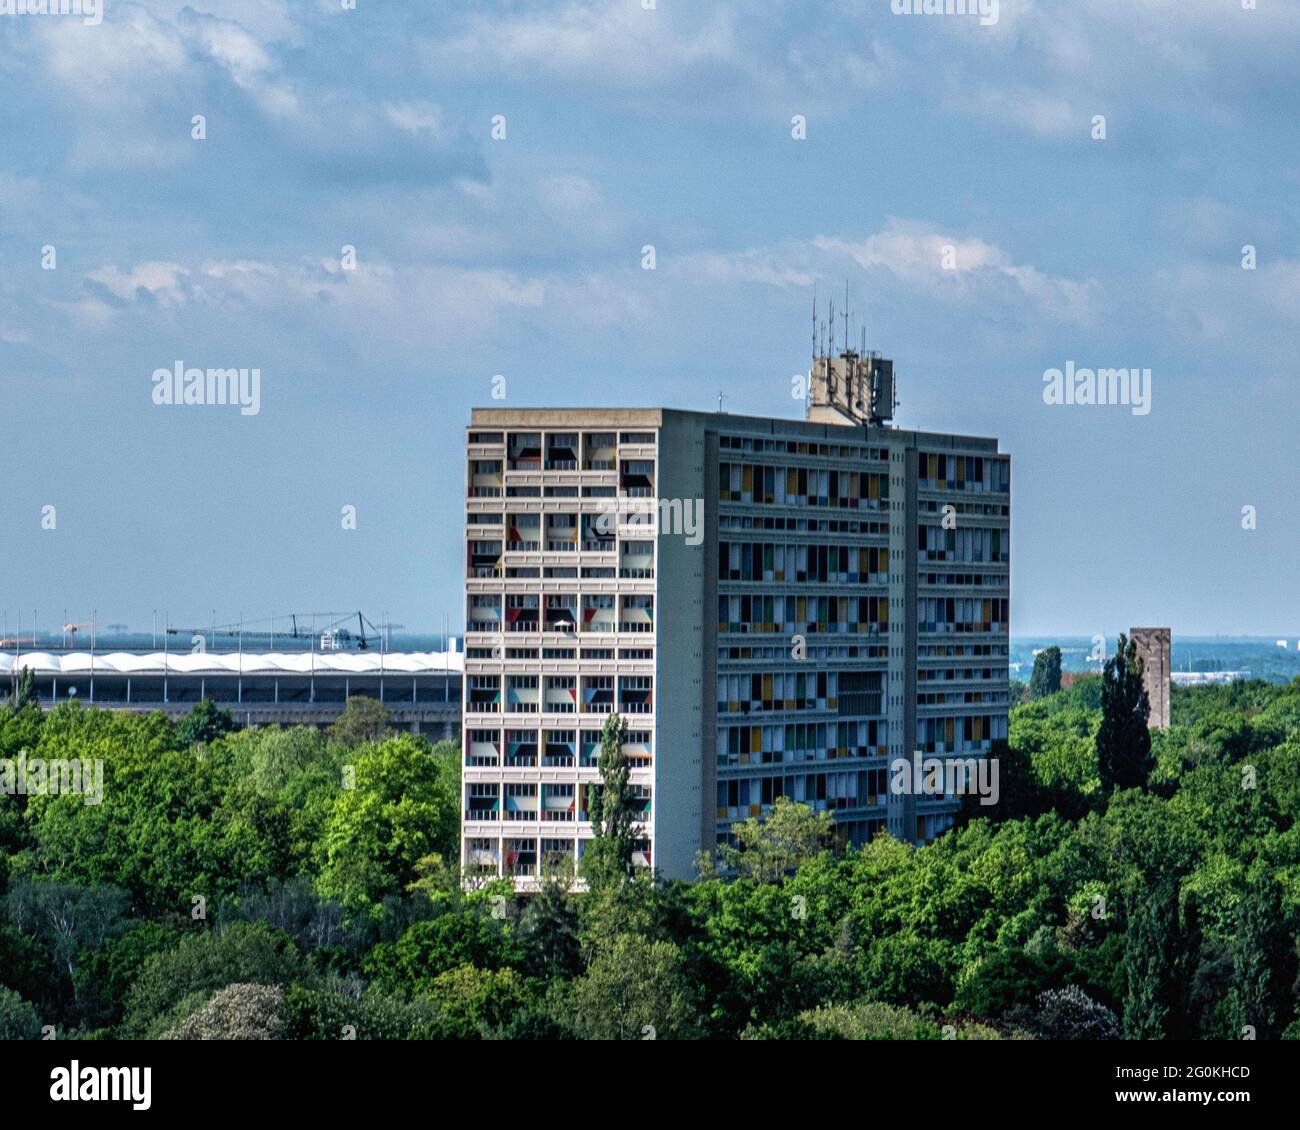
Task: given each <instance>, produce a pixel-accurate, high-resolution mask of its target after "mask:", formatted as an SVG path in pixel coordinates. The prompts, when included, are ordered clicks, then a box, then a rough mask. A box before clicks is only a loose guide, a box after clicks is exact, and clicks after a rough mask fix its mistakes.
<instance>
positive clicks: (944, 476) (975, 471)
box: [916, 451, 1011, 491]
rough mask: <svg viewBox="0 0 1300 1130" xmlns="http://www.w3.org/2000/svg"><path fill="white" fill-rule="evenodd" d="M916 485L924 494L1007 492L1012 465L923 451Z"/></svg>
mask: <svg viewBox="0 0 1300 1130" xmlns="http://www.w3.org/2000/svg"><path fill="white" fill-rule="evenodd" d="M916 463H917V468H916V477H917V485H918V486H919V487H920V488H921V489H922V490H935V489H937V488H946V489H948V490H973V491H1008V490H1010V489H1011V464H1010V462H1008V461H1007V460H1006V459H984V458H982V457H980V456H978V455H948V454H939V453H937V452H933V451H922V452H921V453H920V454H919V455H918V456H917V461H916Z"/></svg>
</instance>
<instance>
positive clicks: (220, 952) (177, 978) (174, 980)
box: [119, 922, 315, 1039]
mask: <svg viewBox="0 0 1300 1130" xmlns="http://www.w3.org/2000/svg"><path fill="white" fill-rule="evenodd" d="M314 981H315V973H314V971H313V970H312V969H311V967H310V966H309V964H308V963H307V962H306V961H305V960H304V959H303V957H302V955H301V954H299V952H298V949H297V947H296V946H295V945H294V944H293V941H292V939H291V938H289V937H288V935H286V934H284V933H283V932H282V931H280V930H273V929H271V927H269V926H265V925H262V924H261V923H257V924H256V925H250V924H249V923H246V922H236V923H234V924H232V925H231V926H230V927H229V928H228V929H225V930H222V931H220V932H218V931H213V930H205V931H203V933H201V934H192V935H190V936H189V937H187V938H184V939H183V940H182V941H181V943H180V944H179V945H178V946H177V947H176V948H175V949H172V950H167V951H165V952H163V953H157V954H154V955H153V957H151V958H149V959H148V960H147V961H146V962H145V964H144V967H143V969H141V971H140V975H139V977H138V978H137V979H136V982H135V984H134V985H133V986H132V987H131V992H130V994H129V996H128V998H127V1007H126V1019H125V1021H124V1022H123V1024H122V1028H121V1031H120V1033H119V1035H121V1036H124V1037H126V1038H132V1039H141V1038H149V1037H150V1036H151V1035H153V1034H160V1033H161V1032H164V1031H167V1030H169V1029H171V1028H174V1027H175V1026H176V1024H177V1023H179V1022H180V1021H182V1020H184V1019H185V1017H187V1016H189V1015H190V1014H192V1013H193V1012H195V1011H196V1010H197V1009H198V1008H200V1007H202V1005H204V1004H206V1003H207V1001H208V1000H209V998H210V997H211V995H212V993H213V992H215V991H216V990H217V989H223V988H225V987H226V986H227V985H233V984H236V983H240V984H249V983H251V984H257V985H293V984H303V985H306V986H307V987H309V988H310V987H314Z"/></svg>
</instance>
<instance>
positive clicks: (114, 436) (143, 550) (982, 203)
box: [0, 0, 1300, 635]
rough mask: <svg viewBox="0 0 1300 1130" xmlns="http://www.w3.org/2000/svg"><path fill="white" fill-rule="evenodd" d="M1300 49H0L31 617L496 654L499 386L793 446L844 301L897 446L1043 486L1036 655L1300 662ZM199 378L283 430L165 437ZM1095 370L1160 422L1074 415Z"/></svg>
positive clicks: (12, 19) (1179, 18) (278, 36)
mask: <svg viewBox="0 0 1300 1130" xmlns="http://www.w3.org/2000/svg"><path fill="white" fill-rule="evenodd" d="M1298 50H1300V4H1295V3H1290V2H1287V3H1283V2H1282V0H1259V5H1258V9H1257V10H1253V11H1252V10H1243V9H1242V8H1241V4H1240V0H1168V2H1166V0H1132V2H1129V3H1116V2H1114V0H1068V2H1067V0H1060V2H1052V3H1047V2H1029V0H1024V2H1017V0H1001V4H1000V6H999V17H998V21H997V23H996V24H993V25H991V26H981V24H980V22H979V20H978V19H977V18H974V17H967V16H956V15H947V16H900V15H895V14H894V13H893V12H892V11H891V8H890V3H889V2H888V0H852V2H849V0H844V2H826V3H813V2H804V3H799V2H787V0H763V2H761V3H759V2H756V0H755V2H740V0H718V2H716V3H708V2H705V0H695V2H691V3H687V2H685V0H657V4H656V7H655V8H654V9H653V10H645V9H643V7H642V0H609V2H602V3H591V2H579V0H573V2H556V3H545V2H532V3H523V2H515V3H509V2H506V3H503V2H496V0H481V2H475V3H472V4H471V3H465V4H448V3H437V4H430V3H422V2H403V3H396V2H391V0H389V2H383V3H381V2H379V0H358V3H357V7H356V10H354V11H347V10H343V9H342V5H341V3H340V0H310V2H309V0H296V2H295V0H290V2H281V0H256V2H252V0H249V2H233V0H224V2H223V0H198V2H197V3H194V4H181V3H175V2H168V0H150V2H147V3H128V2H125V0H121V2H114V0H106V7H105V12H104V19H103V22H102V23H101V24H100V25H98V26H85V25H84V24H83V23H82V21H80V20H78V19H75V18H70V17H53V16H39V15H28V16H0V143H2V144H0V199H2V200H3V201H4V207H3V208H0V268H2V269H0V421H3V427H0V462H2V463H3V464H4V466H5V467H6V471H7V473H6V474H5V475H4V484H5V485H4V488H3V490H0V606H3V608H5V609H7V610H8V611H9V618H10V619H9V622H10V624H11V625H12V624H13V622H14V618H15V616H16V615H17V612H18V610H19V609H22V610H23V612H22V615H23V617H24V619H27V618H29V617H30V615H31V609H32V608H36V609H38V610H39V619H40V622H41V624H42V626H48V627H54V626H56V624H57V622H59V621H60V620H61V618H62V616H63V611H64V609H67V610H68V615H69V616H70V617H71V618H72V619H76V620H81V619H89V616H90V612H91V610H92V609H98V612H99V618H100V620H101V622H105V623H107V622H114V621H117V622H122V623H127V624H130V625H132V626H133V627H136V628H140V627H147V626H148V624H149V620H150V617H151V613H152V610H153V609H155V608H156V609H159V610H160V611H161V610H163V609H167V610H169V611H170V614H171V618H172V621H173V623H186V624H190V623H203V622H206V621H208V620H210V618H211V614H212V610H214V609H215V610H216V611H217V615H218V618H219V619H220V620H222V621H226V620H231V619H234V618H236V617H237V616H238V615H239V613H240V612H241V611H242V612H243V613H244V614H245V615H246V616H248V617H250V618H253V617H258V616H265V615H268V614H269V613H270V612H271V611H273V610H274V611H277V612H287V611H290V610H296V611H308V610H311V609H335V608H338V609H346V608H355V607H358V606H360V607H362V608H364V609H365V610H366V611H367V612H368V613H369V614H370V615H371V616H372V617H374V618H376V619H378V618H379V617H380V616H381V615H382V614H384V613H387V614H388V616H389V617H390V618H391V619H392V620H395V621H398V622H400V623H403V624H406V625H407V626H408V627H410V628H413V629H416V628H418V629H426V628H436V627H437V626H438V622H439V617H440V614H441V612H442V611H444V610H445V611H447V612H448V613H450V615H451V616H452V619H453V623H455V624H457V625H458V626H459V622H460V617H461V610H460V598H459V584H460V573H461V561H462V557H461V554H462V548H461V537H462V533H461V531H462V526H461V522H462V481H463V470H462V444H463V434H464V433H463V427H464V425H465V423H467V421H468V413H469V409H470V407H471V406H472V405H475V404H486V403H493V401H492V400H491V396H490V392H491V380H492V377H493V376H494V375H495V374H502V375H504V376H505V377H506V379H507V386H506V387H507V391H508V396H507V400H506V401H505V403H506V404H513V405H519V406H526V405H546V404H654V405H668V406H674V407H684V408H698V409H706V410H712V409H713V408H715V407H716V404H717V396H718V393H719V392H722V393H725V395H726V397H727V400H726V406H727V408H728V409H729V410H731V411H736V412H742V411H743V412H748V413H755V414H772V415H780V416H791V415H796V414H798V413H799V411H800V405H799V404H798V403H797V402H796V401H793V400H792V399H791V396H790V379H791V376H792V375H793V374H795V373H798V372H801V371H806V369H807V365H808V354H809V347H810V340H809V339H810V328H809V305H810V299H811V296H812V291H813V287H814V285H816V287H817V289H818V292H819V294H820V295H821V297H822V301H823V302H824V300H825V298H826V297H827V295H828V294H829V293H832V292H833V293H835V294H836V295H837V296H842V294H843V290H844V285H845V282H846V281H847V282H848V284H849V287H850V291H851V294H852V299H853V306H854V309H855V311H856V312H857V313H858V315H859V316H860V317H861V318H862V319H863V320H864V321H865V324H866V327H867V331H868V340H869V344H871V345H872V346H873V347H875V348H878V349H881V350H882V351H884V352H886V353H887V354H889V355H891V356H893V357H894V358H895V362H896V365H897V367H898V372H899V381H900V390H899V392H900V399H901V408H900V413H899V423H900V424H901V425H902V426H905V427H915V428H921V429H933V430H937V431H958V432H966V433H973V434H980V435H996V436H998V437H999V438H1000V439H1001V441H1002V444H1003V447H1004V449H1005V450H1008V451H1009V452H1011V455H1012V460H1013V503H1014V505H1013V542H1012V570H1013V590H1012V597H1013V630H1014V631H1015V632H1016V633H1018V634H1025V633H1054V632H1075V633H1080V634H1091V633H1092V632H1094V631H1102V630H1108V629H1111V628H1113V626H1114V625H1121V626H1122V625H1127V624H1130V623H1146V624H1170V625H1172V626H1173V627H1174V630H1175V632H1182V633H1187V634H1190V633H1213V632H1225V633H1226V632H1236V633H1261V634H1268V635H1273V634H1276V635H1284V634H1292V635H1295V634H1296V633H1297V630H1298V629H1300V613H1297V611H1296V610H1295V609H1294V608H1293V606H1292V602H1291V601H1290V600H1289V599H1288V598H1289V597H1290V596H1291V594H1292V592H1293V590H1294V584H1293V577H1294V571H1295V563H1296V560H1297V557H1298V555H1300V527H1298V525H1297V519H1296V516H1295V514H1294V511H1293V504H1292V498H1293V497H1294V493H1295V492H1294V489H1293V486H1292V480H1293V478H1294V468H1295V464H1296V460H1295V456H1294V453H1293V448H1294V445H1295V436H1294V434H1293V433H1294V432H1295V431H1296V430H1297V422H1298V420H1300V413H1298V412H1297V411H1296V409H1297V403H1298V400H1300V397H1298V395H1297V392H1296V373H1295V367H1294V354H1295V348H1294V342H1295V338H1296V330H1297V326H1298V325H1300V237H1298V236H1297V222H1296V221H1297V204H1296V201H1297V196H1298V192H1297V190H1298V189H1300V145H1297V140H1300V139H1298V137H1297V134H1298V133H1300V115H1297V113H1296V110H1297V106H1298V105H1300V98H1298V97H1297V96H1298V95H1300V70H1297V68H1296V67H1295V62H1294V61H1295V58H1296V57H1297V51H1298ZM197 114H202V115H204V117H205V118H206V123H207V138H206V140H203V141H196V140H194V139H193V138H192V137H191V132H192V127H191V122H192V119H193V118H194V116H195V115H197ZM495 115H504V117H505V122H506V131H505V132H506V136H505V138H504V139H500V140H496V139H493V137H492V120H493V117H494V116H495ZM795 115H802V116H803V117H804V119H805V120H806V133H807V136H806V138H804V139H801V140H796V139H795V138H793V137H792V127H791V120H792V118H793V117H794V116H795ZM1096 115H1104V116H1105V118H1106V137H1105V139H1104V140H1095V139H1094V138H1093V136H1092V134H1093V132H1094V128H1093V119H1094V117H1095V116H1096ZM646 244H652V245H654V247H655V250H656V269H655V270H654V271H646V270H643V269H642V267H641V262H642V253H641V249H642V247H643V246H644V245H646ZM1247 244H1250V245H1253V246H1254V247H1255V248H1256V249H1257V251H1256V253H1257V262H1258V266H1257V269H1256V270H1254V271H1247V270H1243V269H1242V248H1243V246H1244V245H1247ZM344 245H352V246H355V248H356V249H357V260H358V261H357V266H356V269H355V270H344V269H342V267H341V264H340V255H341V249H342V248H343V247H344ZM46 246H53V247H54V248H55V249H56V257H57V258H56V268H55V269H54V270H45V269H42V248H44V247H46ZM945 247H951V248H952V249H953V258H952V260H951V262H953V263H955V267H954V268H953V269H945V268H944V266H943V264H942V261H943V249H944V248H945ZM840 301H842V297H837V302H840ZM854 336H855V338H856V337H857V331H856V330H855V333H854ZM178 360H180V361H183V362H184V363H185V364H186V365H195V366H200V367H213V366H219V367H226V366H235V367H250V368H251V367H258V368H260V370H261V373H262V384H261V410H260V412H259V413H258V414H256V415H241V414H240V413H239V411H238V409H235V408H231V407H220V406H190V407H182V408H177V407H166V406H159V405H155V404H154V403H153V402H152V400H151V391H152V387H153V386H152V382H151V374H152V373H153V372H154V371H155V370H156V369H158V368H159V367H166V368H170V367H172V366H173V365H174V364H175V362H176V361H178ZM1067 361H1074V362H1075V364H1076V365H1078V366H1089V367H1112V366H1113V367H1130V366H1131V367H1141V368H1149V369H1151V371H1152V406H1151V411H1150V413H1149V414H1148V415H1146V416H1135V415H1133V414H1132V413H1131V412H1130V411H1129V410H1128V409H1127V408H1125V407H1122V406H1107V407H1102V406H1084V405H1075V406H1066V405H1047V404H1045V403H1044V401H1043V396H1042V390H1043V373H1044V371H1045V370H1047V369H1049V368H1060V367H1064V365H1065V364H1066V362H1067ZM497 403H500V402H497ZM346 505H350V506H355V507H356V514H357V523H356V525H357V528H356V529H355V530H345V529H343V528H342V524H341V521H340V511H341V507H343V506H346ZM1247 505H1249V506H1254V507H1255V508H1256V515H1257V518H1256V521H1257V528H1255V529H1253V530H1244V529H1242V518H1241V512H1242V507H1243V506H1247ZM46 506H54V507H55V508H56V510H55V516H56V517H55V521H56V528H54V529H43V528H42V514H43V510H42V508H43V507H46ZM47 524H48V523H47Z"/></svg>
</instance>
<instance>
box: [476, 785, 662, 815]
mask: <svg viewBox="0 0 1300 1130" xmlns="http://www.w3.org/2000/svg"><path fill="white" fill-rule="evenodd" d="M602 787H603V786H601V785H599V784H595V783H579V782H574V781H559V782H548V781H542V782H540V783H539V782H537V781H470V782H468V783H467V784H466V785H465V819H466V820H467V821H470V820H472V821H476V822H480V823H481V822H483V821H485V820H504V821H507V822H510V821H516V822H518V821H542V822H546V821H549V822H553V823H562V824H568V823H577V822H578V821H582V820H590V819H591V810H590V805H591V804H592V803H594V801H595V800H596V798H597V797H599V795H600V791H601V788H602ZM628 807H629V809H630V810H631V812H632V814H633V817H634V818H635V819H636V820H639V821H647V820H649V819H650V816H651V803H650V786H649V785H637V784H633V785H629V786H628Z"/></svg>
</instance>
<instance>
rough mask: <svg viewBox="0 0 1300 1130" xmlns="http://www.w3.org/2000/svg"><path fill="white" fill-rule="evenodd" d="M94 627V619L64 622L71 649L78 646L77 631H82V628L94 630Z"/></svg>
mask: <svg viewBox="0 0 1300 1130" xmlns="http://www.w3.org/2000/svg"><path fill="white" fill-rule="evenodd" d="M94 627H95V622H94V621H93V620H83V621H81V622H80V623H78V624H64V625H63V634H64V636H65V637H67V640H68V643H67V646H68V648H69V650H70V649H72V648H74V647H76V646H77V633H78V632H79V631H81V629H82V628H90V629H92V630H93V629H94Z"/></svg>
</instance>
